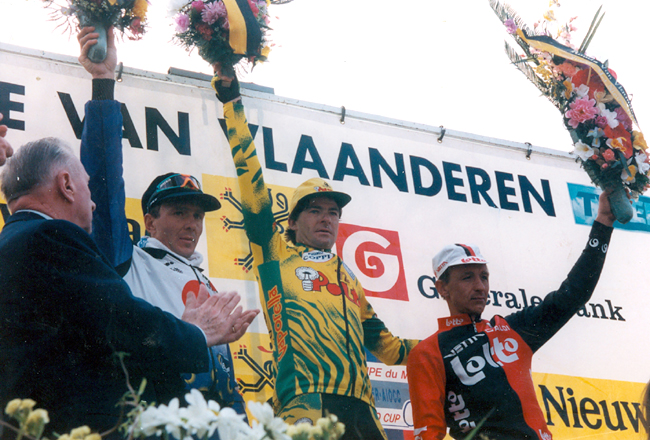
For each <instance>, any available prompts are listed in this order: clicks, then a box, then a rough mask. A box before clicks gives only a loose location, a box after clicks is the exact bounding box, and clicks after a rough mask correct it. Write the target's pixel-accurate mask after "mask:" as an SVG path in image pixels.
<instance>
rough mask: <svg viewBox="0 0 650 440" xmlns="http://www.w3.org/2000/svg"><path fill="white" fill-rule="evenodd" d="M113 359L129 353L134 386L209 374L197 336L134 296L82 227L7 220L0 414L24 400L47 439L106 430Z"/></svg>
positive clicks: (0, 266)
mask: <svg viewBox="0 0 650 440" xmlns="http://www.w3.org/2000/svg"><path fill="white" fill-rule="evenodd" d="M115 352H126V353H128V354H129V356H128V357H127V358H126V366H127V368H128V371H129V375H130V380H131V384H132V385H133V386H134V387H135V388H136V389H137V388H138V387H139V385H140V380H141V378H142V377H159V376H160V374H161V372H164V373H165V374H166V375H173V377H179V375H180V373H181V372H202V371H207V369H208V351H207V347H206V342H205V337H204V336H203V334H202V332H201V330H200V329H199V328H198V327H196V326H194V325H191V324H187V323H185V322H183V321H180V320H178V319H176V318H174V317H173V316H172V315H171V314H169V313H166V312H163V311H161V310H160V309H158V308H157V307H154V306H152V305H150V304H149V303H147V302H145V301H142V300H140V299H137V298H135V297H133V295H132V294H131V292H130V290H129V287H128V286H127V284H126V283H125V282H124V281H123V280H122V278H121V277H120V276H119V275H118V274H117V273H116V272H115V270H114V269H113V267H112V266H111V264H110V263H109V262H108V261H107V260H106V258H105V257H104V256H103V255H102V254H101V252H100V251H99V250H98V248H97V246H96V245H95V243H94V242H93V240H92V239H91V238H90V236H89V235H88V234H87V233H86V232H85V231H84V230H82V229H81V228H79V227H77V226H76V225H74V224H72V223H70V222H68V221H64V220H45V219H44V218H42V217H41V216H39V215H38V214H35V213H31V212H18V213H16V214H15V215H13V216H11V217H10V218H9V219H8V220H7V223H6V225H5V227H4V229H3V230H2V233H1V234H0V411H2V412H4V408H5V405H6V404H7V402H8V401H10V400H12V399H14V398H31V399H33V400H35V401H36V402H37V407H39V408H44V409H47V410H48V412H49V414H50V420H51V422H50V424H49V425H47V426H48V429H47V430H46V435H48V434H51V432H52V431H56V432H58V433H60V434H63V433H66V432H69V431H70V429H72V428H75V427H78V426H81V425H89V426H90V428H91V429H93V430H94V431H95V430H97V431H102V430H106V429H108V428H110V427H112V426H113V425H115V423H116V422H117V418H118V414H119V409H118V408H116V407H115V404H116V403H117V402H118V400H119V399H120V398H121V397H122V395H123V394H124V393H125V392H126V391H127V387H126V380H125V375H124V373H123V372H122V369H121V367H120V366H119V363H117V362H116V359H115V357H114V353H115ZM172 353H173V354H178V355H171V354H172ZM148 388H150V387H148ZM145 399H147V400H149V401H153V400H156V396H155V395H154V394H152V393H151V392H148V393H147V394H146V395H145ZM114 436H116V434H115V435H114ZM49 437H50V438H52V436H51V435H49ZM3 438H15V435H14V434H13V433H9V432H8V430H6V429H5V432H4V434H3Z"/></svg>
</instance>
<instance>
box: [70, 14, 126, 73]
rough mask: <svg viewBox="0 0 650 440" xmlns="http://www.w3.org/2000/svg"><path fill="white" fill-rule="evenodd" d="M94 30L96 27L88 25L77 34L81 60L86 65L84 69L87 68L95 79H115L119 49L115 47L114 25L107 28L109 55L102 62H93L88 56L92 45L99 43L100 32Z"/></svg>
mask: <svg viewBox="0 0 650 440" xmlns="http://www.w3.org/2000/svg"><path fill="white" fill-rule="evenodd" d="M94 31H95V28H94V27H92V26H87V27H85V28H83V29H81V31H80V32H79V34H78V35H77V40H78V41H79V47H80V48H81V54H80V55H79V62H80V63H81V65H82V66H83V67H84V69H86V71H87V72H88V73H90V74H91V75H92V77H93V79H99V78H105V79H114V78H115V66H117V49H116V48H115V34H114V33H113V26H111V27H110V28H108V29H107V30H106V40H107V44H106V49H107V55H106V59H104V61H102V62H101V63H93V62H92V61H90V59H89V58H88V51H89V50H90V48H91V47H93V46H94V45H95V44H97V38H98V37H99V34H98V33H96V32H94Z"/></svg>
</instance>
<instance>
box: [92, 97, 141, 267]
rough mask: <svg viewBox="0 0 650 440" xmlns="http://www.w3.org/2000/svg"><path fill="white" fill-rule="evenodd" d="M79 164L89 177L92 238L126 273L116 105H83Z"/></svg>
mask: <svg viewBox="0 0 650 440" xmlns="http://www.w3.org/2000/svg"><path fill="white" fill-rule="evenodd" d="M81 162H82V164H83V166H84V168H85V169H86V172H87V173H88V175H89V176H90V181H89V183H88V185H89V187H90V191H91V194H92V200H93V202H95V205H96V208H95V211H94V212H93V232H92V237H93V239H94V240H95V242H96V243H97V246H98V247H99V249H100V250H101V251H102V252H103V253H104V254H105V255H106V256H107V257H108V260H109V261H110V262H111V264H112V265H113V267H115V268H122V269H123V268H124V267H125V266H126V269H127V270H128V264H127V263H128V262H130V261H131V256H132V253H133V243H132V241H131V237H130V236H129V227H128V223H127V220H126V213H125V211H124V205H125V201H126V198H125V193H124V178H123V176H122V113H121V104H120V103H119V102H117V101H113V100H92V101H89V102H87V103H86V108H85V120H84V128H83V133H82V136H81ZM118 272H120V275H122V276H123V275H125V274H126V270H118ZM122 272H124V273H122Z"/></svg>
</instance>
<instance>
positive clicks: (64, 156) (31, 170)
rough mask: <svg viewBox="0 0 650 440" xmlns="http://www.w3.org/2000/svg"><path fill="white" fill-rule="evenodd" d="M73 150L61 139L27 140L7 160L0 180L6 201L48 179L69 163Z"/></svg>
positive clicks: (30, 190) (71, 159)
mask: <svg viewBox="0 0 650 440" xmlns="http://www.w3.org/2000/svg"><path fill="white" fill-rule="evenodd" d="M74 157H75V156H74V154H73V152H72V149H71V148H70V146H69V145H68V144H67V143H66V142H65V141H63V140H61V139H59V138H55V137H47V138H43V139H39V140H36V141H32V142H28V143H27V144H25V145H23V146H22V147H20V148H18V150H17V151H16V152H15V153H14V155H13V156H12V157H10V158H9V159H8V160H7V163H6V165H5V166H4V170H3V171H2V176H0V184H1V185H2V193H3V194H4V196H5V200H6V201H7V203H9V202H11V201H13V200H16V199H17V198H19V197H22V196H24V195H27V194H30V193H31V192H32V191H34V190H35V189H36V188H38V187H39V186H40V185H42V184H44V183H47V182H49V181H50V180H51V179H52V178H53V177H54V173H55V172H57V171H58V170H59V169H60V168H62V167H66V166H70V165H72V164H73V160H74Z"/></svg>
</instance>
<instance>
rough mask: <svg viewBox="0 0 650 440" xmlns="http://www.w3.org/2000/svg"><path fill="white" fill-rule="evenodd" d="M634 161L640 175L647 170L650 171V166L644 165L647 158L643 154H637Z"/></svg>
mask: <svg viewBox="0 0 650 440" xmlns="http://www.w3.org/2000/svg"><path fill="white" fill-rule="evenodd" d="M635 160H636V165H637V167H639V172H640V173H641V174H645V173H646V172H647V171H648V170H650V164H647V163H646V160H648V156H646V155H645V153H637V155H636V157H635Z"/></svg>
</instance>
